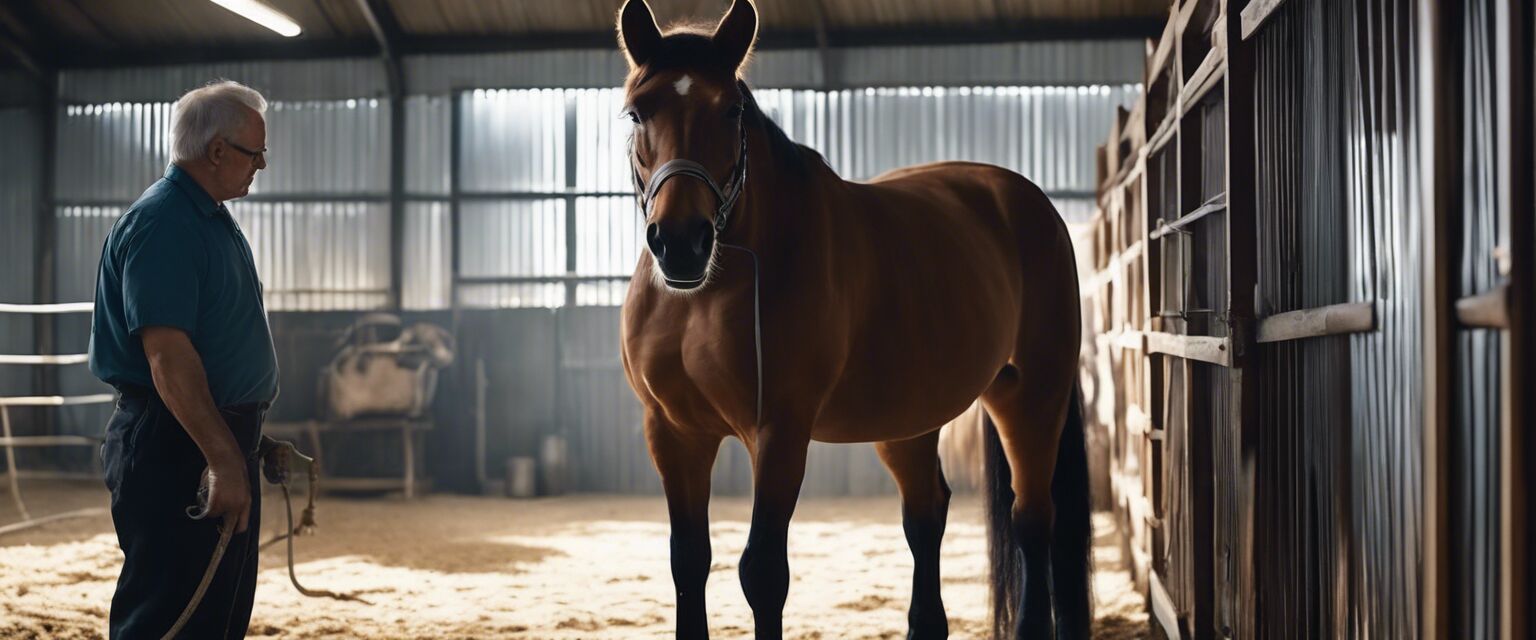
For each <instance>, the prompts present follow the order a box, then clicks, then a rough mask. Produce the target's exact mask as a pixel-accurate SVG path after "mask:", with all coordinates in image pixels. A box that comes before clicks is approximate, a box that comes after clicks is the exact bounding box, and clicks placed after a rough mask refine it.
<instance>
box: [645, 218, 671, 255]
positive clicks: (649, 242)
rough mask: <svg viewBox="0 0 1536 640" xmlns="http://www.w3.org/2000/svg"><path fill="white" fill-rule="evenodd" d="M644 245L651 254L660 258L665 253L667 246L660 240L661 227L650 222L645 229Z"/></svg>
mask: <svg viewBox="0 0 1536 640" xmlns="http://www.w3.org/2000/svg"><path fill="white" fill-rule="evenodd" d="M645 244H646V246H648V247H650V248H651V253H652V254H655V255H656V257H658V258H660V257H662V256H664V255H666V253H667V244H666V243H665V242H662V240H661V226H660V225H658V224H656V223H654V222H652V223H651V224H650V225H648V226H646V228H645Z"/></svg>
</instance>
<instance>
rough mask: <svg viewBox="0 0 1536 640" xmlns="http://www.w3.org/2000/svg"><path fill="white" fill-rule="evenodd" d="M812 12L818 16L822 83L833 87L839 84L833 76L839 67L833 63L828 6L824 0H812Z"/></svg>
mask: <svg viewBox="0 0 1536 640" xmlns="http://www.w3.org/2000/svg"><path fill="white" fill-rule="evenodd" d="M810 3H811V13H812V14H814V15H815V16H816V52H817V54H818V57H820V58H821V84H822V86H826V87H831V86H835V85H836V84H837V79H836V78H833V76H834V75H836V74H837V67H836V65H834V64H833V63H832V38H831V37H830V36H828V35H827V7H826V5H824V4H822V0H810Z"/></svg>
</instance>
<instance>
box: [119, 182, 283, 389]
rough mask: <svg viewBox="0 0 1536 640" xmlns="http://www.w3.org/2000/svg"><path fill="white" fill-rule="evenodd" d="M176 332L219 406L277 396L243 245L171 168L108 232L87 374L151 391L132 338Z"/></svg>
mask: <svg viewBox="0 0 1536 640" xmlns="http://www.w3.org/2000/svg"><path fill="white" fill-rule="evenodd" d="M152 326H166V327H175V328H177V329H181V330H182V331H185V332H186V333H187V335H188V336H189V337H190V338H191V339H192V346H193V347H194V348H195V349H197V353H198V355H199V356H202V361H203V370H204V371H205V372H206V373H207V376H208V390H209V391H211V392H212V393H213V401H214V403H216V404H217V405H218V406H221V407H227V406H230V405H236V404H245V403H249V402H264V401H265V402H270V401H272V400H273V399H275V398H276V397H277V353H276V351H275V350H274V349H273V347H272V330H271V328H270V327H268V325H267V309H266V306H265V304H263V303H262V300H261V280H260V279H259V278H258V277H257V275H256V262H255V260H254V259H253V258H252V256H251V246H250V244H249V243H247V242H246V240H245V234H243V233H241V232H240V226H239V225H238V224H235V220H234V218H232V217H230V215H229V210H228V209H226V208H224V206H223V205H221V204H219V203H218V202H215V201H214V200H213V198H212V197H210V196H209V195H208V192H206V191H204V190H203V188H202V187H201V186H199V185H198V184H197V182H196V181H194V180H193V179H192V176H190V175H187V173H186V172H185V171H182V169H181V167H178V166H176V165H174V164H173V165H171V166H170V167H169V168H167V169H166V170H165V177H164V178H161V179H160V180H157V181H155V183H154V184H153V185H151V186H150V187H149V189H148V190H146V191H145V192H144V195H142V196H139V200H138V201H137V202H135V203H133V206H131V207H129V208H128V211H127V212H126V213H124V214H123V215H122V217H120V218H118V219H117V222H116V223H115V224H113V225H112V232H111V233H110V234H108V235H107V241H106V244H105V245H103V246H102V249H101V265H100V267H99V268H98V269H97V275H96V308H95V310H94V312H93V313H92V318H91V348H90V349H91V350H90V363H91V373H94V374H96V377H98V378H101V379H102V381H104V382H106V383H108V384H111V385H113V386H121V385H125V384H127V385H137V386H140V387H144V388H153V387H154V380H153V378H151V377H150V372H149V361H148V359H146V358H145V356H144V344H143V342H142V340H141V339H140V336H139V333H140V332H141V331H143V330H144V328H145V327H152Z"/></svg>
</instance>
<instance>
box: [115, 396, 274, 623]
mask: <svg viewBox="0 0 1536 640" xmlns="http://www.w3.org/2000/svg"><path fill="white" fill-rule="evenodd" d="M119 391H120V393H119V396H118V401H117V409H116V411H114V412H113V413H112V419H111V421H110V422H108V423H107V433H106V441H105V443H103V444H102V445H101V460H102V468H103V469H104V470H105V472H106V483H107V489H109V490H110V491H111V492H112V524H113V525H114V526H115V527H116V528H117V543H118V546H120V547H122V550H123V572H122V574H121V575H119V576H118V579H117V592H116V593H115V594H113V595H112V612H111V615H110V634H111V638H113V639H120V640H137V639H139V638H149V639H158V638H160V637H161V636H164V635H165V633H166V632H167V631H170V629H171V625H173V624H175V622H176V619H177V618H178V617H180V616H181V612H182V610H183V609H185V608H186V606H187V602H188V601H189V600H191V598H192V593H193V591H195V590H196V589H197V585H198V582H200V581H201V580H202V577H203V572H204V571H205V570H206V569H207V568H208V562H209V560H210V559H211V558H212V557H213V550H214V548H215V547H216V546H218V541H219V529H218V527H219V522H218V520H217V519H216V518H208V519H204V520H193V519H191V518H189V517H187V512H186V508H187V507H188V506H190V505H193V504H195V503H196V502H197V489H198V483H199V482H200V481H201V480H202V474H203V469H204V467H206V466H207V462H206V461H205V460H204V459H203V454H202V452H201V451H200V450H199V449H198V448H197V445H196V444H195V443H194V442H193V441H192V438H191V436H188V435H187V432H186V430H185V429H183V428H182V426H181V424H180V423H179V422H177V421H176V418H175V416H173V415H171V411H170V409H169V408H167V407H166V406H165V403H164V402H162V401H161V400H160V398H159V397H158V396H157V395H155V394H154V393H153V392H149V391H145V390H140V389H120V390H119ZM220 413H222V414H223V416H224V421H225V422H227V423H228V424H229V427H230V429H231V430H232V431H233V432H234V435H235V440H236V441H237V442H238V443H239V445H240V449H241V451H243V452H244V453H245V454H246V458H247V460H248V462H247V464H246V466H247V468H248V469H249V478H250V486H251V489H252V495H251V517H250V522H249V528H247V529H246V531H245V533H236V534H234V537H232V538H231V539H230V542H229V547H228V548H227V549H226V550H225V552H224V558H223V559H222V560H221V561H220V563H219V568H218V572H217V573H215V574H214V577H213V581H212V582H211V583H210V584H209V585H208V591H207V593H205V594H204V595H203V599H202V602H201V603H200V604H199V605H198V607H197V610H196V611H195V612H194V613H193V614H192V618H191V619H190V620H189V621H188V622H187V625H186V626H185V627H183V629H182V632H181V634H180V636H179V637H183V638H199V639H201V638H243V637H245V630H246V627H247V625H249V623H250V620H251V603H252V602H253V601H254V600H255V596H256V573H257V564H256V551H257V547H258V545H259V543H258V540H257V537H258V536H259V535H260V533H259V532H260V530H261V492H260V491H258V490H257V489H258V488H259V487H260V486H261V485H260V484H258V483H259V482H260V477H259V476H258V473H259V469H260V464H258V463H256V462H252V461H250V459H251V458H253V457H254V455H255V454H254V452H255V450H256V444H257V442H258V441H259V440H260V438H261V421H262V419H263V418H264V417H265V413H266V412H265V406H264V403H263V405H261V406H258V405H242V406H240V407H231V408H226V409H220Z"/></svg>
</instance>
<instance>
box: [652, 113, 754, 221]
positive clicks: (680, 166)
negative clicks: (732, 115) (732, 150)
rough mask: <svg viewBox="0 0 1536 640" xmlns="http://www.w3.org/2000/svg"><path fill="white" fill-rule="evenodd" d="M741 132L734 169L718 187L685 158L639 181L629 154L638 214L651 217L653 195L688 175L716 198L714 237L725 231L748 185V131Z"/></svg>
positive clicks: (701, 166)
mask: <svg viewBox="0 0 1536 640" xmlns="http://www.w3.org/2000/svg"><path fill="white" fill-rule="evenodd" d="M738 129H739V130H740V132H741V143H740V149H741V151H740V153H739V154H738V155H737V157H736V164H735V166H733V167H731V177H730V179H728V180H727V181H726V183H725V187H724V188H721V187H720V185H719V184H717V183H716V182H715V178H714V177H713V176H711V175H709V169H706V168H704V165H702V164H699V163H697V162H694V161H692V160H688V159H686V158H675V159H672V160H668V161H666V162H665V163H663V164H662V165H661V167H660V168H658V169H656V172H655V173H653V174H651V180H650V182H648V183H647V182H644V181H642V180H641V179H640V166H639V163H638V162H636V161H635V158H634V155H633V154H631V155H630V163H629V169H630V174H631V177H632V178H633V179H634V182H635V196H636V198H638V200H639V204H640V213H641V215H643V216H645V217H646V218H650V217H651V206H652V205H653V204H654V203H655V201H656V194H657V193H660V192H661V187H662V185H664V184H666V182H667V180H670V179H672V178H674V177H676V176H688V177H690V178H694V179H696V180H699V181H701V182H703V183H704V184H706V185H709V190H710V192H712V193H714V195H715V235H719V234H720V233H722V232H724V231H725V227H726V225H727V224H729V223H730V219H731V212H732V211H734V210H735V208H736V201H737V200H739V199H741V191H742V188H743V187H745V186H746V183H747V129H746V127H744V126H739V127H738Z"/></svg>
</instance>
